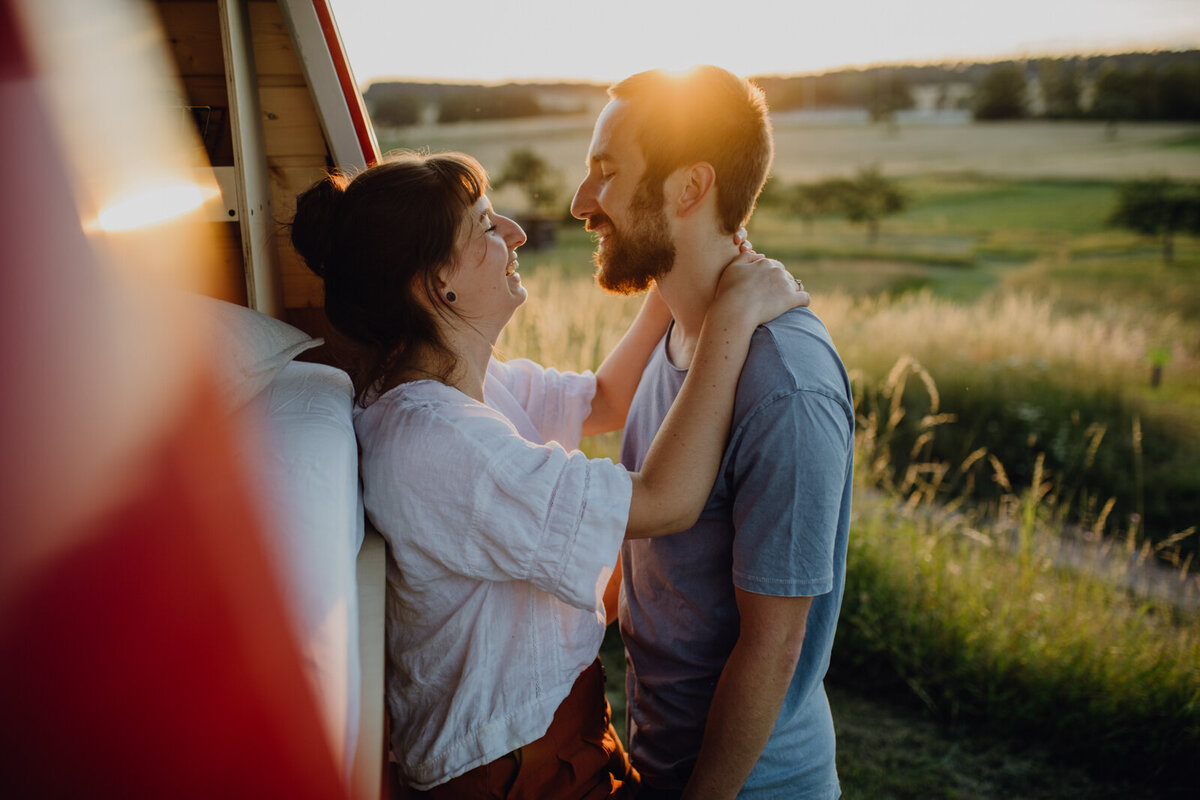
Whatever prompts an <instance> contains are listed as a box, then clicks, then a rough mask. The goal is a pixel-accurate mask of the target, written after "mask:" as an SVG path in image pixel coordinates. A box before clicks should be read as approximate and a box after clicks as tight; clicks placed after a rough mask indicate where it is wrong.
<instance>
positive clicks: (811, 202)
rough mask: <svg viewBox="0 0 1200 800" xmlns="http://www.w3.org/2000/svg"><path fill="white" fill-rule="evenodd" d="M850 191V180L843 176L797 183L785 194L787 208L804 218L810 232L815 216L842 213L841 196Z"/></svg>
mask: <svg viewBox="0 0 1200 800" xmlns="http://www.w3.org/2000/svg"><path fill="white" fill-rule="evenodd" d="M852 191H853V190H852V188H851V183H850V181H848V180H846V179H845V178H830V179H828V180H823V181H816V182H815V183H801V184H797V185H796V186H793V187H791V190H790V191H789V192H788V194H787V208H788V210H789V211H791V212H792V213H793V214H795V215H796V216H798V217H800V218H801V219H802V220H804V225H805V227H806V228H808V230H809V231H810V232H811V231H812V223H813V219H814V218H815V217H818V216H820V215H822V214H837V213H844V211H845V207H846V204H845V202H844V201H843V198H845V197H846V196H847V195H848V194H850V193H851V192H852Z"/></svg>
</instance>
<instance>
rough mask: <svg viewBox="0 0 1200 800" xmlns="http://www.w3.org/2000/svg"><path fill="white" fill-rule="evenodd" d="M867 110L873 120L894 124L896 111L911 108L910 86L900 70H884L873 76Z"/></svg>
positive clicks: (889, 124)
mask: <svg viewBox="0 0 1200 800" xmlns="http://www.w3.org/2000/svg"><path fill="white" fill-rule="evenodd" d="M872 89H873V91H872V92H871V98H870V102H869V104H868V110H869V111H870V112H871V119H872V120H873V121H875V122H885V123H887V124H888V126H889V127H890V126H893V125H895V121H896V112H897V111H899V110H900V109H902V108H912V106H913V97H912V88H911V87H910V86H909V83H908V79H907V78H906V77H905V76H904V73H902V72H893V71H890V70H889V71H886V72H883V73H881V74H878V75H876V76H875V81H874V85H873V87H872Z"/></svg>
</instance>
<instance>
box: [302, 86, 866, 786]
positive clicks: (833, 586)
mask: <svg viewBox="0 0 1200 800" xmlns="http://www.w3.org/2000/svg"><path fill="white" fill-rule="evenodd" d="M609 94H610V98H611V99H610V102H609V103H608V105H607V106H606V107H605V109H604V111H603V112H602V113H601V115H600V117H599V119H598V121H597V123H596V126H595V130H594V132H593V137H592V141H591V144H590V147H589V151H588V155H587V175H586V177H585V178H584V180H583V182H582V183H581V184H580V186H579V189H578V191H577V192H576V195H575V198H574V200H573V202H572V205H571V210H572V213H573V214H574V215H575V216H576V217H578V218H580V219H582V220H585V221H586V226H587V229H588V230H590V231H592V232H593V233H594V234H596V236H597V238H598V246H597V251H596V256H595V260H596V265H597V273H596V276H597V281H598V282H599V283H600V285H601V286H602V287H604V288H605V289H608V290H610V291H614V292H619V293H633V292H641V291H647V296H646V300H645V302H644V304H643V306H642V309H641V311H640V312H639V314H638V316H637V317H636V319H635V320H634V322H633V323H632V325H631V326H630V328H629V330H628V331H627V332H626V334H625V336H624V337H623V338H622V340H621V341H620V343H619V344H618V345H617V347H616V348H614V350H613V352H612V353H610V354H609V355H608V356H607V357H606V358H605V360H604V362H603V363H602V364H601V365H600V367H599V368H597V370H596V372H595V373H592V372H584V373H573V372H560V371H558V370H555V369H553V368H550V367H544V366H542V365H539V364H535V363H533V362H531V361H528V360H524V359H514V360H510V361H500V360H499V359H496V358H494V357H493V354H492V348H493V345H494V344H495V342H496V340H497V338H498V336H499V335H500V332H501V330H502V329H503V328H504V326H505V324H507V322H508V321H509V319H510V318H511V317H512V314H513V313H514V312H515V311H516V309H517V308H518V307H519V306H520V304H521V303H522V302H524V300H525V298H526V288H525V287H524V286H523V285H522V284H521V279H520V273H519V272H518V268H519V263H518V260H517V249H518V248H519V247H520V245H521V244H523V243H524V241H525V236H524V233H523V232H522V231H521V229H520V227H519V226H518V225H517V224H516V223H515V222H513V221H512V220H510V219H508V218H506V217H503V216H501V215H499V214H497V213H496V212H495V210H494V209H493V208H492V207H491V204H490V202H489V201H488V198H487V194H486V189H487V177H486V174H485V173H484V171H483V169H482V167H480V165H479V164H478V163H477V162H476V161H475V160H474V159H472V158H471V157H469V156H465V155H462V154H442V155H416V154H404V155H399V156H395V157H392V158H389V159H387V160H386V161H385V162H384V163H382V164H380V165H377V166H375V167H372V168H370V169H368V170H366V171H364V172H362V173H361V174H359V175H357V176H355V177H353V178H351V177H349V176H344V175H331V176H329V177H328V178H326V179H325V180H324V181H322V182H320V183H318V184H317V185H316V186H314V187H313V188H312V189H310V190H308V191H307V192H306V193H304V194H303V195H301V197H300V198H299V199H298V202H297V212H296V216H295V219H294V220H293V224H292V238H293V242H294V244H295V245H296V248H297V250H298V251H299V252H300V253H301V255H302V256H303V257H304V258H305V260H306V262H307V263H308V265H309V266H310V268H312V269H313V271H314V272H316V273H317V274H318V275H320V276H321V277H322V278H323V280H324V283H325V294H326V305H325V308H326V314H327V315H328V317H329V320H330V322H331V323H332V324H333V326H334V327H335V328H336V329H337V330H339V331H340V332H341V333H342V334H344V335H345V336H346V337H347V338H348V339H350V340H351V341H352V342H353V343H355V345H356V346H357V353H358V356H359V361H358V365H359V366H358V369H357V370H356V374H355V375H354V378H355V386H356V392H357V401H358V403H357V407H356V413H355V428H356V432H357V434H358V438H359V443H360V447H361V450H362V477H363V487H364V502H365V505H366V510H367V514H368V516H369V518H370V519H371V522H372V523H373V524H374V525H375V527H376V528H378V529H379V531H380V532H381V533H382V534H383V536H384V537H385V539H386V540H387V541H388V544H389V553H390V556H389V562H388V587H387V616H388V628H387V656H388V684H387V703H388V712H389V717H390V720H391V748H392V755H393V759H394V761H395V762H396V766H397V772H398V777H399V778H400V780H401V782H402V783H403V784H404V785H405V786H406V789H405V791H407V792H408V793H411V794H413V795H415V796H429V797H435V798H453V797H468V798H469V797H512V798H601V797H630V798H632V797H638V798H650V799H651V800H654V799H655V798H677V797H687V798H723V797H745V798H806V799H807V798H813V799H814V800H816V799H818V798H819V800H830V799H831V798H836V797H838V796H839V794H840V790H839V786H838V780H837V773H836V769H835V759H834V730H833V722H832V718H831V715H830V710H829V704H828V701H827V699H826V697H825V692H824V688H823V679H824V675H825V672H826V670H827V668H828V664H829V654H830V649H831V647H832V643H833V635H834V630H835V628H836V625H837V618H838V612H839V608H840V604H841V597H842V591H843V585H844V574H845V558H846V542H847V536H848V529H849V512H850V491H851V490H850V487H851V472H852V460H853V432H854V431H853V429H854V421H853V404H852V400H851V396H850V387H849V381H848V379H847V376H846V373H845V370H844V368H843V366H842V364H841V361H840V359H839V357H838V355H837V352H836V350H835V349H834V346H833V343H832V341H831V340H830V337H829V335H828V333H827V332H826V330H825V328H824V326H823V325H822V324H821V322H820V321H819V320H818V318H817V317H816V316H815V315H814V314H812V313H811V312H810V311H809V310H808V309H807V308H806V307H805V306H807V305H808V301H809V298H808V295H807V294H806V293H805V292H804V290H803V286H802V285H801V284H800V282H799V281H796V280H795V279H793V278H792V277H791V276H790V275H789V274H788V273H787V272H786V271H785V270H784V268H783V266H782V265H781V264H779V262H777V261H773V260H771V259H769V258H765V257H763V256H761V255H759V254H757V253H754V252H753V250H751V249H750V247H749V245H748V243H746V242H744V235H743V231H742V226H743V225H744V224H745V223H746V222H747V220H748V219H749V216H750V214H751V211H752V210H753V206H754V202H755V199H756V198H757V196H758V193H759V192H760V190H761V189H762V185H763V183H764V181H765V179H766V176H767V172H768V170H769V168H770V165H771V160H772V156H773V143H772V134H771V128H770V122H769V118H768V114H767V107H766V103H765V100H764V98H763V95H762V93H761V91H760V90H759V89H757V87H755V86H753V85H752V84H750V83H749V82H747V81H745V80H743V79H741V78H738V77H736V76H734V75H731V74H730V73H728V72H726V71H724V70H721V69H718V68H716V67H703V68H699V69H696V70H693V71H692V72H690V73H688V74H686V75H683V76H678V77H677V76H672V75H668V74H666V73H663V72H659V71H651V72H646V73H640V74H638V75H634V76H632V77H630V78H628V79H626V80H624V81H622V82H620V83H618V84H616V85H615V86H613V87H612V88H611V89H610V90H609ZM622 427H623V428H624V438H623V441H622V445H621V463H620V464H613V463H612V462H611V461H608V460H607V459H589V458H588V457H587V456H585V455H584V454H583V453H582V452H580V451H579V450H578V444H579V440H580V437H581V436H583V435H587V434H592V433H600V432H604V431H610V430H616V429H619V428H622ZM606 609H607V610H608V613H607V614H606ZM614 610H615V611H616V616H618V617H619V620H620V630H621V635H622V639H623V640H624V643H625V648H626V663H627V677H626V690H627V692H628V713H629V718H628V728H627V734H628V742H629V755H628V756H627V755H626V752H625V750H624V749H623V748H622V746H621V743H620V741H619V740H618V738H617V736H616V734H615V731H614V730H613V728H612V725H611V723H610V720H609V709H608V704H607V701H606V700H605V697H604V674H603V667H602V665H600V664H599V662H598V660H597V659H596V653H597V650H598V647H599V643H600V641H601V639H602V637H603V634H604V630H605V626H606V624H607V621H608V619H609V618H610V617H611V616H612V615H613V611H614Z"/></svg>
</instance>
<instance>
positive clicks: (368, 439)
mask: <svg viewBox="0 0 1200 800" xmlns="http://www.w3.org/2000/svg"><path fill="white" fill-rule="evenodd" d="M595 392H596V379H595V376H594V375H592V373H590V372H585V373H582V374H579V373H569V372H558V371H557V370H553V369H545V368H543V367H541V366H539V365H537V364H535V363H533V362H531V361H527V360H524V359H517V360H513V361H508V362H499V361H496V360H495V359H493V360H492V362H491V363H490V364H489V367H488V373H487V379H486V381H485V383H484V399H485V400H486V404H483V403H479V402H477V401H475V400H472V399H471V398H469V397H468V396H466V395H465V394H463V393H461V392H459V391H458V390H457V389H454V388H452V387H449V386H446V385H444V384H442V383H438V382H436V381H416V382H412V383H405V384H402V385H400V386H398V387H396V388H394V389H392V390H391V391H389V392H386V393H384V394H383V395H382V396H380V397H379V398H378V399H377V400H375V402H373V403H372V404H371V405H370V406H368V407H367V408H366V409H358V410H356V413H355V421H354V425H355V430H356V432H357V434H358V439H359V443H360V445H361V448H362V478H363V491H364V504H365V507H366V512H367V516H368V518H369V519H370V520H371V523H372V524H373V525H374V526H375V527H376V528H378V529H379V531H380V532H381V533H382V534H383V536H384V538H385V539H386V540H387V542H388V544H389V546H390V552H391V558H389V560H388V570H387V659H388V675H387V701H388V711H389V713H390V715H391V720H392V726H393V727H392V731H391V746H392V753H393V755H394V757H395V758H396V759H397V760H398V761H399V762H400V764H401V765H402V767H403V769H404V774H405V776H406V777H407V778H408V780H409V782H410V783H411V784H412V785H413V786H414V787H415V788H417V789H428V788H431V787H433V786H436V785H438V784H440V783H444V782H446V781H448V780H450V779H451V778H454V777H456V776H458V775H461V774H463V773H464V772H467V771H468V770H470V769H473V768H474V767H477V766H479V765H480V764H485V763H487V762H489V761H493V760H495V759H497V758H499V757H501V756H503V755H504V754H506V753H508V752H510V751H512V750H514V749H516V748H518V747H520V746H522V745H525V744H528V743H529V742H532V741H535V740H536V739H538V738H540V737H541V736H542V735H544V734H545V732H546V729H547V728H548V727H549V726H550V722H551V720H552V719H553V717H554V712H555V710H556V709H557V708H558V706H559V704H560V703H561V702H562V701H563V699H565V698H566V696H567V694H568V693H569V692H570V690H571V686H572V684H573V683H574V682H575V679H576V678H577V677H578V676H579V674H580V673H581V672H582V671H583V670H584V669H585V668H586V667H587V666H588V665H589V664H591V663H592V661H593V660H594V659H595V658H596V653H597V652H598V650H599V647H600V641H601V639H602V638H603V635H604V625H605V620H604V607H603V594H604V587H605V585H606V584H607V582H608V579H609V576H610V575H611V574H612V570H613V568H614V566H615V564H616V559H617V552H618V550H619V548H620V545H621V542H622V540H623V538H624V533H625V525H626V522H627V520H628V516H629V502H630V498H631V495H632V481H631V479H630V477H629V473H628V472H626V471H625V469H624V468H623V467H621V466H619V465H616V464H613V463H612V462H611V461H609V460H608V459H589V458H587V457H586V456H585V455H584V454H583V453H582V452H580V451H579V450H578V449H576V448H577V447H578V445H579V439H580V434H581V429H582V425H583V420H584V419H585V418H586V417H587V415H588V414H589V413H590V409H591V402H592V398H593V397H594V396H595Z"/></svg>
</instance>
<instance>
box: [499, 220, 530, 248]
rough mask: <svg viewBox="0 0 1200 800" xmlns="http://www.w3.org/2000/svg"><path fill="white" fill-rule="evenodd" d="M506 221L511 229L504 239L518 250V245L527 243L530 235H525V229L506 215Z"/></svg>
mask: <svg viewBox="0 0 1200 800" xmlns="http://www.w3.org/2000/svg"><path fill="white" fill-rule="evenodd" d="M504 221H505V222H507V223H508V225H509V230H508V231H506V233H505V236H504V241H506V242H508V246H509V247H511V248H512V249H514V250H516V249H517V248H518V247H520V246H521V245H523V244H525V242H526V241H527V240H528V237H527V236H526V235H525V231H524V230H522V228H521V226H520V225H518V224H517V222H516V220H512V219H509V218H508V217H505V218H504Z"/></svg>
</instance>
